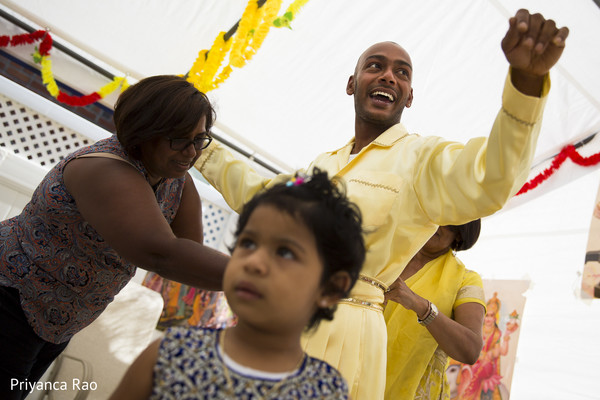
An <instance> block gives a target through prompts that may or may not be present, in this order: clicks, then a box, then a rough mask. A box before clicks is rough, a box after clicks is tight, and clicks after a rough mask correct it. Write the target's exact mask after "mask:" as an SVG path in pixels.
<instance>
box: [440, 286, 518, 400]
mask: <svg viewBox="0 0 600 400" xmlns="http://www.w3.org/2000/svg"><path fill="white" fill-rule="evenodd" d="M529 283H530V281H525V280H486V279H484V280H483V288H484V291H485V294H486V303H487V312H486V315H485V317H484V321H483V350H482V351H481V354H480V356H479V360H477V362H476V363H475V364H473V365H467V364H461V363H459V362H457V361H455V360H452V359H450V364H449V366H448V368H447V369H446V376H447V377H448V383H449V385H450V398H451V399H452V400H459V399H460V400H482V399H494V400H506V399H508V398H509V397H510V384H511V381H512V375H513V370H514V365H515V358H516V352H517V343H518V341H519V332H520V331H519V327H520V325H521V318H522V316H523V308H524V306H525V296H524V293H525V291H526V290H527V289H528V288H529Z"/></svg>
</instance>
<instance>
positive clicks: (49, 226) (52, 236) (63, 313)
mask: <svg viewBox="0 0 600 400" xmlns="http://www.w3.org/2000/svg"><path fill="white" fill-rule="evenodd" d="M88 153H111V154H114V155H117V156H119V157H121V158H123V159H125V160H127V161H129V162H130V163H131V164H132V165H133V166H134V167H135V168H136V169H137V170H138V171H139V172H140V173H141V174H142V175H143V176H144V177H145V178H146V180H148V176H147V172H146V169H145V168H144V165H143V164H142V162H141V161H138V160H135V159H132V158H131V157H129V156H128V155H127V153H126V152H125V149H124V148H123V147H122V146H121V144H120V143H119V141H118V140H117V137H116V136H111V137H110V138H107V139H103V140H100V141H98V142H96V143H94V144H93V145H91V146H88V147H84V148H82V149H79V150H77V151H76V152H74V153H72V154H70V155H68V156H67V157H66V158H64V159H63V160H62V161H60V162H59V163H58V164H56V166H55V167H54V168H52V169H51V170H50V172H48V174H47V175H46V176H45V177H44V179H43V180H42V182H41V183H40V185H39V186H38V187H37V189H36V190H35V192H34V193H33V196H32V198H31V201H30V202H29V203H28V204H27V205H26V206H25V208H24V209H23V211H22V213H21V214H20V215H18V216H16V217H13V218H11V219H7V220H5V221H2V222H0V285H1V286H6V287H13V288H15V289H18V290H19V294H20V297H21V306H22V308H23V311H24V312H25V315H26V316H27V320H28V322H29V324H30V325H31V327H32V328H33V330H34V331H35V333H36V334H37V335H38V336H40V337H41V338H42V339H44V340H46V341H48V342H52V343H63V342H66V341H67V340H69V339H70V338H71V337H72V336H73V335H74V334H75V333H77V332H79V331H80V330H81V329H83V328H84V327H86V326H87V325H89V324H90V323H91V322H92V321H94V320H95V319H96V318H97V317H98V316H99V315H100V313H101V312H102V311H104V309H105V308H106V306H107V305H108V304H109V303H110V302H111V301H112V300H113V298H114V296H115V295H116V294H117V293H118V292H119V291H120V290H121V289H122V288H123V287H124V286H125V285H126V284H127V282H129V280H130V279H131V277H132V276H133V274H134V273H135V266H134V265H132V264H131V263H129V262H127V261H125V260H124V259H122V258H121V257H119V255H118V254H117V253H116V252H115V251H114V250H113V249H112V248H111V247H110V246H109V245H108V244H107V243H106V242H105V241H104V239H103V238H102V237H101V236H100V234H98V232H96V230H95V229H94V228H93V227H92V226H91V225H89V224H88V223H87V221H86V220H85V219H84V218H83V216H82V215H81V213H80V212H79V210H78V209H77V205H76V204H75V200H74V199H73V197H72V196H71V195H70V194H69V192H68V191H67V189H66V187H65V185H64V182H63V170H64V167H65V166H66V165H67V163H68V162H69V161H71V160H72V159H74V158H76V157H79V156H82V155H84V154H88ZM184 182H185V178H178V179H165V180H163V181H162V182H161V184H160V185H159V186H158V188H157V189H156V192H155V193H156V201H157V203H158V205H159V207H160V209H161V211H162V213H163V216H164V217H165V219H166V220H167V222H168V223H171V222H172V221H173V219H174V218H175V215H176V214H177V210H178V209H179V203H180V200H181V195H182V192H183V185H184Z"/></svg>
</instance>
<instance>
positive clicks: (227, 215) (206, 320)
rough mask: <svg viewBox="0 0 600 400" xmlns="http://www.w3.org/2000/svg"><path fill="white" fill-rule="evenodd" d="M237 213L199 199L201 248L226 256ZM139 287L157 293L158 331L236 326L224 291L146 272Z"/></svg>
mask: <svg viewBox="0 0 600 400" xmlns="http://www.w3.org/2000/svg"><path fill="white" fill-rule="evenodd" d="M236 221H237V214H235V213H233V212H232V211H231V210H229V209H225V208H223V207H220V206H218V205H216V204H215V203H213V202H211V201H209V200H208V199H206V198H203V199H202V225H203V235H204V245H205V246H208V247H211V248H213V249H216V250H219V251H221V252H222V253H224V254H228V253H229V250H228V247H229V245H230V244H231V243H232V241H233V237H232V234H233V231H234V227H235V224H236ZM142 285H144V286H146V287H148V288H150V289H152V290H155V291H157V292H158V293H160V294H161V295H162V297H163V300H164V307H163V311H162V314H161V316H160V320H159V321H158V325H157V327H156V328H157V329H159V330H165V329H166V328H168V327H171V326H181V325H184V326H201V327H205V328H225V327H228V326H231V325H233V324H235V317H234V315H233V313H232V311H231V309H230V308H229V304H227V299H226V298H225V294H224V293H223V292H213V291H210V290H202V289H199V288H196V287H193V286H188V285H184V284H181V283H179V282H174V281H171V280H169V279H165V278H163V277H161V276H160V275H158V274H155V273H153V272H148V273H147V274H146V277H145V278H144V280H143V282H142Z"/></svg>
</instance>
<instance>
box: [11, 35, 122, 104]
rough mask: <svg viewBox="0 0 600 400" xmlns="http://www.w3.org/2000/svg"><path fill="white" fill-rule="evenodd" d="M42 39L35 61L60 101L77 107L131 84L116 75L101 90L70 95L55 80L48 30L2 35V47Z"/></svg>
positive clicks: (36, 51) (43, 77) (35, 53)
mask: <svg viewBox="0 0 600 400" xmlns="http://www.w3.org/2000/svg"><path fill="white" fill-rule="evenodd" d="M40 40H41V43H40V46H39V48H37V47H36V50H35V52H34V53H33V61H34V62H36V63H38V64H40V66H41V75H42V82H43V83H44V85H45V86H46V89H47V90H48V93H50V95H51V96H52V97H54V98H56V99H57V100H58V101H59V102H61V103H64V104H68V105H70V106H76V107H81V106H87V105H89V104H92V103H95V102H97V101H98V100H100V99H102V98H104V97H106V96H108V95H109V94H111V93H112V92H114V91H115V90H117V88H118V87H119V86H121V91H123V90H125V89H126V88H127V87H128V86H129V84H128V83H127V79H126V78H125V77H116V78H114V79H113V81H112V82H110V83H108V84H106V85H104V86H103V87H102V88H101V89H100V90H99V91H97V92H93V93H91V94H88V95H84V96H70V95H68V94H66V93H64V92H61V91H60V90H59V88H58V85H57V83H56V81H55V80H54V74H53V73H52V61H51V60H50V50H51V49H52V36H51V35H50V33H49V32H47V31H43V30H38V31H35V32H32V33H25V34H20V35H14V36H0V47H7V46H11V47H15V46H20V45H24V44H33V43H35V42H37V41H40Z"/></svg>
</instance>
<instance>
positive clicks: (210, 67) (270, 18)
mask: <svg viewBox="0 0 600 400" xmlns="http://www.w3.org/2000/svg"><path fill="white" fill-rule="evenodd" d="M306 3H308V0H296V1H294V2H293V3H292V4H290V6H289V7H288V9H287V10H286V12H285V14H284V15H282V16H279V17H277V13H278V11H279V9H280V8H281V4H282V0H266V1H264V2H263V4H262V6H259V0H249V1H248V4H247V6H246V8H245V10H244V13H243V14H242V18H240V20H239V22H238V24H237V28H235V27H234V28H232V30H234V29H235V34H234V35H232V36H231V37H229V38H227V40H224V38H225V36H223V33H222V32H221V33H220V34H219V35H218V36H217V38H216V39H215V41H214V43H213V46H212V47H211V49H210V50H202V51H201V52H199V53H198V58H197V59H196V61H195V62H194V64H193V65H192V68H190V70H189V72H188V73H187V75H186V76H187V79H188V80H189V81H190V82H192V83H193V84H194V86H196V88H198V90H200V91H203V92H205V93H206V92H208V91H210V90H213V89H216V88H217V87H219V85H220V84H221V83H223V82H225V81H226V80H227V78H228V77H229V75H230V74H231V72H232V71H233V68H242V67H243V66H244V65H246V63H247V62H248V61H250V60H251V59H252V57H253V56H254V54H256V52H257V51H258V49H259V48H260V47H261V46H262V44H263V42H264V40H265V38H266V36H267V34H268V33H269V30H270V28H271V27H272V26H274V27H278V28H281V27H284V26H285V27H288V28H289V27H290V22H291V21H292V20H293V19H294V17H295V16H296V15H297V13H298V12H299V10H300V8H302V7H303V6H304V5H306ZM214 53H217V54H216V55H215V54H214ZM227 53H229V57H228V64H227V65H226V66H225V67H223V68H222V69H221V71H220V72H218V71H219V68H220V66H221V64H222V62H223V61H224V60H225V58H226V57H227ZM213 55H214V58H213ZM219 60H220V61H219ZM217 62H218V64H217ZM215 67H216V68H215Z"/></svg>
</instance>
